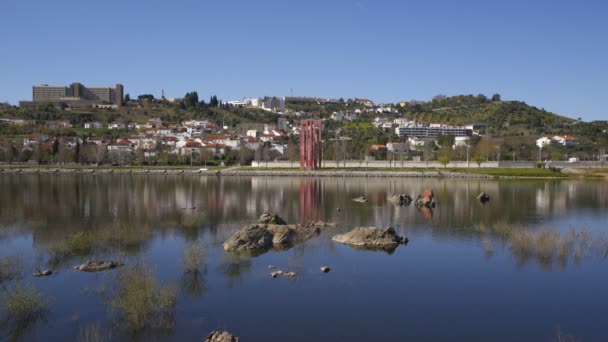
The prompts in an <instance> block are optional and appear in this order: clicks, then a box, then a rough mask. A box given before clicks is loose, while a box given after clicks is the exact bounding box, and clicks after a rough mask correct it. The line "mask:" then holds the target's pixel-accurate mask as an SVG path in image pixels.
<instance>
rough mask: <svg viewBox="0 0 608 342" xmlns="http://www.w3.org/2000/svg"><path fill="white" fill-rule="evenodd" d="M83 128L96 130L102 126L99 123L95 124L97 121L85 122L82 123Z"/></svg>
mask: <svg viewBox="0 0 608 342" xmlns="http://www.w3.org/2000/svg"><path fill="white" fill-rule="evenodd" d="M84 128H86V129H98V128H103V125H102V124H101V122H97V121H93V122H85V123H84Z"/></svg>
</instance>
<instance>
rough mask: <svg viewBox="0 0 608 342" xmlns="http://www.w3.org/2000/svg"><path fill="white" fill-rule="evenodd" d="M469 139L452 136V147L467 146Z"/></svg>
mask: <svg viewBox="0 0 608 342" xmlns="http://www.w3.org/2000/svg"><path fill="white" fill-rule="evenodd" d="M470 140H471V139H470V138H469V137H454V145H452V149H455V148H456V147H459V146H468V145H469V141H470Z"/></svg>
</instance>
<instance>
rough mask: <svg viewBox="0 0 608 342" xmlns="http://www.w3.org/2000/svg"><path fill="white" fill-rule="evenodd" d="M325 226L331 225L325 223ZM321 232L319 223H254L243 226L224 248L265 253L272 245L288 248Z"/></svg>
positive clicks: (225, 243)
mask: <svg viewBox="0 0 608 342" xmlns="http://www.w3.org/2000/svg"><path fill="white" fill-rule="evenodd" d="M324 224H325V226H327V225H329V224H327V223H324ZM320 232H321V227H320V226H319V225H317V223H314V222H313V223H310V224H307V225H299V224H254V225H249V226H245V227H243V228H242V229H241V230H239V231H238V232H236V233H234V235H232V236H231V237H230V238H229V239H228V240H226V242H224V250H226V251H229V252H244V253H250V254H260V253H264V252H266V251H267V250H269V249H270V248H272V247H275V248H278V249H286V248H290V247H291V246H293V245H295V244H298V243H301V242H304V241H306V240H308V239H310V238H312V237H314V236H317V235H318V234H319V233H320Z"/></svg>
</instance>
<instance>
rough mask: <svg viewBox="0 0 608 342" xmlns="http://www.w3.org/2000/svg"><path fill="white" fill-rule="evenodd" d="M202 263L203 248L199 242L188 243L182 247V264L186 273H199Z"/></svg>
mask: <svg viewBox="0 0 608 342" xmlns="http://www.w3.org/2000/svg"><path fill="white" fill-rule="evenodd" d="M202 263H203V248H202V247H201V245H200V242H198V241H195V242H191V243H189V244H188V245H187V246H186V248H185V249H184V254H183V256H182V266H183V267H184V271H185V272H186V273H199V272H200V269H201V264H202Z"/></svg>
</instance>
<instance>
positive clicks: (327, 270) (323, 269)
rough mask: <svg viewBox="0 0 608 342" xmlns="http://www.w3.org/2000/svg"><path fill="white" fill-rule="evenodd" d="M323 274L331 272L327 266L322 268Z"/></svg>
mask: <svg viewBox="0 0 608 342" xmlns="http://www.w3.org/2000/svg"><path fill="white" fill-rule="evenodd" d="M321 272H323V273H327V272H329V267H327V266H322V267H321Z"/></svg>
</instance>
